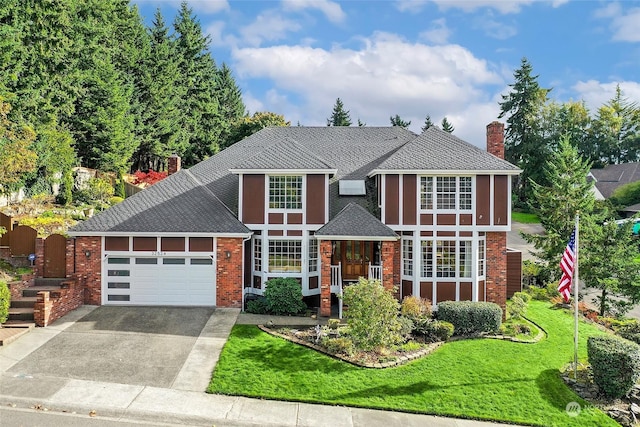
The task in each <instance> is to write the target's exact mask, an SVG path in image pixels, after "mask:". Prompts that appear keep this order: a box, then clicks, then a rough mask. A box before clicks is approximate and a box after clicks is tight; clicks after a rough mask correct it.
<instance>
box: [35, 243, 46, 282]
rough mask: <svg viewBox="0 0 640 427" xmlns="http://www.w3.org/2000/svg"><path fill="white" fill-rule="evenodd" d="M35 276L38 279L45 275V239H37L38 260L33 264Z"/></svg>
mask: <svg viewBox="0 0 640 427" xmlns="http://www.w3.org/2000/svg"><path fill="white" fill-rule="evenodd" d="M33 274H34V275H35V276H36V277H42V276H43V275H44V239H43V238H42V237H38V238H37V239H36V260H35V261H34V263H33Z"/></svg>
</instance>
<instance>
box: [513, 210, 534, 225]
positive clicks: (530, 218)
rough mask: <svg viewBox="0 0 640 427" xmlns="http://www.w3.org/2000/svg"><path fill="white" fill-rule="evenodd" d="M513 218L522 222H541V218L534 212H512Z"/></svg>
mask: <svg viewBox="0 0 640 427" xmlns="http://www.w3.org/2000/svg"><path fill="white" fill-rule="evenodd" d="M511 220H512V221H514V222H520V223H522V224H539V223H540V218H538V215H536V214H534V213H527V212H511Z"/></svg>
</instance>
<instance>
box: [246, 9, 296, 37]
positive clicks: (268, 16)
mask: <svg viewBox="0 0 640 427" xmlns="http://www.w3.org/2000/svg"><path fill="white" fill-rule="evenodd" d="M301 28H302V27H301V25H300V24H299V23H298V22H296V21H293V20H291V19H287V18H285V17H283V16H282V15H280V14H279V13H278V12H276V11H273V10H267V11H265V12H263V13H261V14H260V15H258V16H257V17H256V19H255V21H253V22H252V23H251V24H249V25H247V26H245V27H242V28H241V29H240V35H241V36H242V39H243V40H244V42H246V43H247V44H248V45H250V46H260V45H261V44H262V42H263V41H265V40H266V41H271V42H272V41H277V40H282V39H284V38H286V37H287V34H288V33H291V32H296V31H299V30H300V29H301Z"/></svg>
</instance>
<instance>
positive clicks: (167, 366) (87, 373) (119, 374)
mask: <svg viewBox="0 0 640 427" xmlns="http://www.w3.org/2000/svg"><path fill="white" fill-rule="evenodd" d="M236 317H237V310H236V311H225V310H220V309H213V308H205V307H108V306H102V307H98V308H96V309H95V310H93V311H92V312H90V313H89V314H87V315H86V316H84V317H82V318H81V319H80V320H78V321H77V322H75V323H74V324H73V325H71V326H70V327H69V328H67V329H65V330H64V331H62V332H60V333H59V334H58V335H56V336H55V337H53V338H52V339H51V340H49V341H48V342H47V343H45V344H44V345H42V346H41V347H40V348H38V349H37V350H35V351H34V352H32V353H31V354H29V355H28V356H26V357H25V358H24V359H22V360H21V361H20V362H18V363H17V364H15V365H14V366H12V367H11V368H10V369H9V370H8V371H7V373H9V374H14V375H33V376H47V377H58V378H70V379H77V380H88V381H101V382H110V383H119V384H129V385H143V386H153V387H163V388H181V389H192V388H195V389H200V390H199V391H204V388H205V387H206V384H207V383H208V381H209V379H210V376H211V370H212V368H213V366H214V365H215V362H216V361H217V354H216V352H215V351H213V350H214V349H215V348H218V350H219V349H220V348H222V345H224V341H225V339H224V338H226V336H227V335H228V333H229V330H230V329H231V327H232V325H233V324H234V322H235V319H236ZM218 335H219V336H220V337H224V338H222V339H216V337H217V336H218ZM218 354H219V353H218ZM214 355H215V356H216V357H215V359H214V360H211V359H212V358H213V356H214ZM207 359H208V360H207ZM194 381H195V382H196V383H197V384H193V383H194ZM203 386H204V387H203Z"/></svg>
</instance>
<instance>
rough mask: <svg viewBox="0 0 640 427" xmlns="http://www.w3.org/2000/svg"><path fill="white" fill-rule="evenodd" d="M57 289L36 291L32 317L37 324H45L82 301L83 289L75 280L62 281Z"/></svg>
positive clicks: (56, 318)
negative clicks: (36, 295) (36, 297)
mask: <svg viewBox="0 0 640 427" xmlns="http://www.w3.org/2000/svg"><path fill="white" fill-rule="evenodd" d="M61 286H62V288H61V289H60V290H59V291H52V292H49V291H42V292H38V299H37V301H36V303H35V306H34V307H33V318H34V321H35V323H36V325H38V326H47V325H50V324H51V323H52V322H54V321H56V320H58V319H59V318H61V317H62V316H64V315H65V314H67V313H68V312H70V311H71V310H75V309H76V308H78V307H80V306H81V305H82V304H83V303H84V289H82V286H80V285H79V284H78V283H77V282H76V281H75V280H70V281H67V282H64V283H62V285H61Z"/></svg>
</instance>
